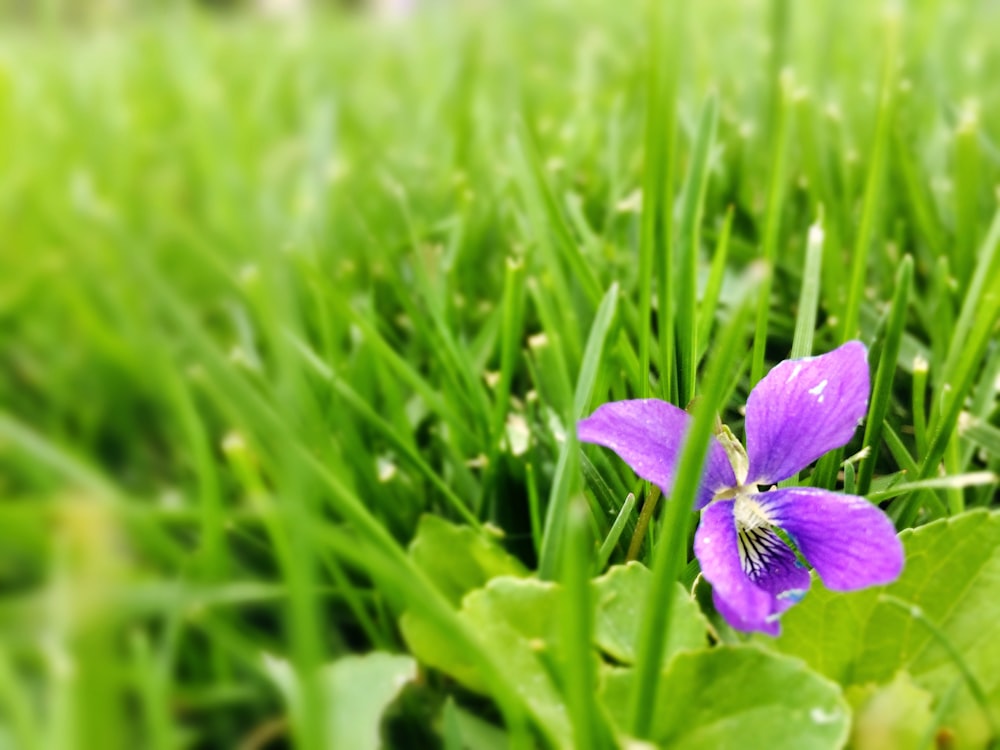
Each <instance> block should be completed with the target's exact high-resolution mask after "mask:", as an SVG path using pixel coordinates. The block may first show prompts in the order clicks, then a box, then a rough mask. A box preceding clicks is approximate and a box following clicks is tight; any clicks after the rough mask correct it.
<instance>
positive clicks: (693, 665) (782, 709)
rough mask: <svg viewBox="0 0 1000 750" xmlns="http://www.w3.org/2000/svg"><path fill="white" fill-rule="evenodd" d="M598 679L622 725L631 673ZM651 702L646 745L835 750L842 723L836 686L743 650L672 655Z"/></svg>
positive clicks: (792, 663)
mask: <svg viewBox="0 0 1000 750" xmlns="http://www.w3.org/2000/svg"><path fill="white" fill-rule="evenodd" d="M604 677H605V679H604V684H603V691H602V694H603V698H604V703H605V705H606V706H607V708H608V711H609V713H610V714H611V716H612V718H613V719H614V720H615V721H616V722H617V723H618V725H619V726H626V722H627V720H628V702H629V693H630V692H631V689H632V678H633V674H632V670H631V669H609V670H606V672H605V675H604ZM657 696H658V697H657V701H656V704H655V706H654V711H653V717H654V718H653V725H652V728H651V732H650V737H649V739H650V740H651V741H653V742H655V743H656V744H657V745H658V746H659V747H665V748H684V750H699V749H700V748H704V750H715V749H716V748H729V747H733V748H736V747H746V748H768V749H769V750H785V749H787V750H821V749H822V748H831V749H832V748H839V747H841V746H842V745H843V743H844V740H845V739H846V737H847V731H848V723H849V720H850V708H849V707H848V705H847V702H846V701H845V700H844V697H843V695H842V694H841V692H840V689H839V688H838V687H837V685H836V684H834V683H832V682H830V681H829V680H827V679H825V678H823V677H821V676H820V675H818V674H816V673H815V672H813V671H811V670H810V669H808V668H807V667H806V665H805V664H803V663H802V662H801V661H799V660H798V659H790V658H788V657H785V656H780V655H777V654H772V653H768V652H766V651H762V650H760V649H756V648H748V647H739V646H738V647H733V646H721V647H718V648H713V649H703V650H700V651H689V652H682V653H679V654H678V655H677V656H676V658H675V659H674V660H673V661H672V662H671V664H670V666H669V667H668V668H667V669H666V670H664V671H663V672H662V674H661V681H660V690H659V692H658V694H657Z"/></svg>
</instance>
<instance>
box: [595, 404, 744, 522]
mask: <svg viewBox="0 0 1000 750" xmlns="http://www.w3.org/2000/svg"><path fill="white" fill-rule="evenodd" d="M690 423H691V417H690V416H689V415H688V414H687V412H685V411H684V410H683V409H679V408H677V407H676V406H674V405H673V404H668V403H667V402H666V401H660V400H658V399H655V398H649V399H635V400H632V401H614V402H612V403H610V404H604V405H603V406H601V407H600V408H598V409H597V411H595V412H594V413H593V414H591V415H590V416H589V417H587V418H586V419H582V420H580V422H579V423H577V427H576V430H577V436H578V437H579V438H580V440H582V441H584V442H587V443H596V444H597V445H603V446H604V447H605V448H610V449H611V450H613V451H614V452H615V453H617V454H618V455H619V456H621V458H622V460H624V461H625V463H627V464H628V465H629V466H631V467H632V470H633V471H635V473H636V474H638V475H639V476H640V477H642V478H643V479H646V480H648V481H650V482H652V483H653V484H655V485H657V486H658V487H659V488H660V489H661V490H662V491H663V494H664V495H669V494H670V490H671V488H672V487H673V483H674V474H675V473H676V467H677V459H678V458H679V456H680V452H681V446H682V445H683V444H684V434H685V432H687V429H688V427H689V426H690ZM735 485H736V477H735V476H734V475H733V468H732V466H731V465H730V463H729V457H728V456H727V455H726V451H725V449H724V448H723V447H722V446H721V445H720V444H719V442H718V441H717V440H716V439H715V438H712V439H711V442H710V443H709V446H708V454H707V456H706V457H705V466H704V468H703V469H702V476H701V486H700V487H699V489H698V497H697V501H696V504H695V507H696V508H701V507H703V506H704V505H706V504H707V503H708V502H709V500H711V499H712V496H713V495H714V494H715V493H716V492H718V491H719V490H723V489H726V488H729V487H734V486H735Z"/></svg>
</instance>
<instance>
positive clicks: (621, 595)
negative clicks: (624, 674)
mask: <svg viewBox="0 0 1000 750" xmlns="http://www.w3.org/2000/svg"><path fill="white" fill-rule="evenodd" d="M651 585H652V577H651V574H650V572H649V569H648V568H647V567H646V566H644V565H642V564H640V563H637V562H630V563H628V564H626V565H616V566H614V567H613V568H611V569H610V570H609V571H608V572H607V573H605V574H604V575H603V576H601V577H600V578H597V579H595V580H594V582H593V586H594V599H595V601H596V608H597V611H596V616H595V621H594V640H595V641H596V643H597V646H598V648H600V649H601V651H603V652H604V653H606V654H607V655H608V656H610V657H612V658H613V659H614V660H615V661H617V662H619V663H621V664H634V663H635V659H636V649H637V641H638V640H639V623H641V622H642V618H643V616H644V612H645V609H646V602H647V601H648V600H649V587H650V586H651ZM707 627H708V623H707V622H706V620H705V618H704V616H703V615H702V614H701V610H700V609H698V605H697V603H696V602H695V601H694V600H693V599H692V598H691V597H690V596H689V595H688V593H687V592H686V591H685V590H684V587H683V586H681V585H680V584H677V585H676V586H675V588H674V618H673V619H672V620H671V623H670V628H671V629H670V635H669V637H668V639H667V646H666V648H665V649H664V652H663V664H664V666H666V664H667V663H668V662H669V661H670V659H671V658H672V657H673V655H674V654H676V653H677V652H678V651H680V650H682V649H697V648H703V647H704V646H705V634H706V631H707Z"/></svg>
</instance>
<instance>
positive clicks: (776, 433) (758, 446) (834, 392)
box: [746, 341, 871, 484]
mask: <svg viewBox="0 0 1000 750" xmlns="http://www.w3.org/2000/svg"><path fill="white" fill-rule="evenodd" d="M870 390H871V386H870V381H869V377H868V362H867V350H866V349H865V345H864V344H862V343H861V342H860V341H849V342H848V343H846V344H844V345H843V346H841V347H839V348H837V349H834V350H833V351H832V352H830V353H828V354H824V355H822V356H819V357H806V358H805V359H790V360H785V361H784V362H781V363H780V364H778V365H777V366H776V367H775V368H774V369H773V370H771V371H770V372H769V373H768V374H767V375H765V376H764V378H763V379H762V380H761V381H760V382H759V383H757V385H756V386H755V387H754V389H753V390H752V391H751V392H750V397H749V398H748V399H747V418H746V433H747V455H748V456H749V458H750V475H749V482H750V483H751V484H775V483H777V482H780V481H781V480H782V479H787V478H788V477H790V476H791V475H792V474H794V473H795V472H797V471H799V470H800V469H803V468H805V467H806V466H808V465H809V464H810V463H812V462H813V461H815V460H816V459H817V458H819V457H820V456H822V455H823V454H824V453H827V452H828V451H831V450H833V449H835V448H840V447H841V446H842V445H845V444H846V443H847V442H848V441H849V440H850V439H851V436H853V435H854V431H855V430H856V429H857V427H858V423H859V422H860V421H861V420H862V419H863V418H864V416H865V413H866V412H867V410H868V393H869V391H870Z"/></svg>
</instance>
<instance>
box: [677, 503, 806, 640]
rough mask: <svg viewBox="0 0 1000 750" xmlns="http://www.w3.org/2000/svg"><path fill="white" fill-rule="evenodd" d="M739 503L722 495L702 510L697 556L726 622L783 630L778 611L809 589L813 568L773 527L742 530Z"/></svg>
mask: <svg viewBox="0 0 1000 750" xmlns="http://www.w3.org/2000/svg"><path fill="white" fill-rule="evenodd" d="M733 507H734V502H733V501H732V500H719V501H716V502H715V503H712V504H711V505H710V506H708V507H707V508H706V509H705V510H704V511H703V512H702V515H701V524H700V525H699V526H698V531H697V532H695V537H694V551H695V555H696V556H697V557H698V561H699V562H700V563H701V571H702V574H703V575H704V576H705V579H706V580H707V581H708V582H709V583H711V584H712V597H713V599H714V601H715V607H716V609H717V610H718V611H719V614H721V615H722V616H723V617H724V618H725V620H726V622H728V623H729V624H730V625H732V626H733V627H734V628H737V629H738V630H759V631H762V632H764V633H769V634H771V635H777V634H778V630H779V625H778V616H779V615H780V614H781V613H782V612H784V611H785V610H786V609H788V608H789V607H790V606H792V604H794V603H795V601H796V600H797V599H798V597H799V596H800V595H801V592H803V591H805V590H806V589H808V588H809V572H808V571H807V570H805V569H804V568H803V567H802V566H800V565H799V564H798V561H797V560H796V558H795V553H794V552H792V550H790V549H789V548H788V546H787V545H785V543H784V542H783V541H782V540H781V538H780V537H778V535H777V534H775V533H774V532H773V531H771V530H770V529H768V528H766V527H758V528H757V529H754V530H752V531H747V530H741V531H740V532H739V533H738V531H737V522H736V518H735V517H734V515H733Z"/></svg>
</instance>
